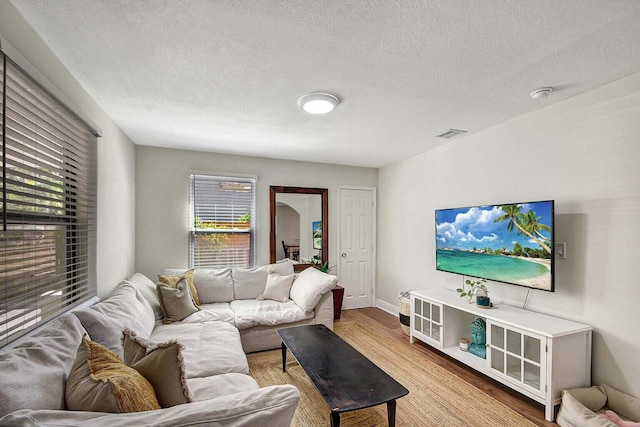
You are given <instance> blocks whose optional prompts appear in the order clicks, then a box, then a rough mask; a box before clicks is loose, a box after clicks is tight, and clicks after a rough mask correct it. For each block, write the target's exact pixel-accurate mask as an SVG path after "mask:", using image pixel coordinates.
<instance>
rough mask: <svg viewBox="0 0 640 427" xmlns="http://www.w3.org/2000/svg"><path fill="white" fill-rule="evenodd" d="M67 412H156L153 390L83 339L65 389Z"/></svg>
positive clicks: (107, 352)
mask: <svg viewBox="0 0 640 427" xmlns="http://www.w3.org/2000/svg"><path fill="white" fill-rule="evenodd" d="M65 400H66V406H67V409H71V410H74V411H92V412H115V413H123V412H140V411H151V410H154V409H160V404H159V403H158V399H157V398H156V393H155V391H154V389H153V386H152V385H151V383H150V382H149V381H147V379H146V378H144V377H143V376H142V374H140V373H139V372H138V371H136V370H135V369H133V368H130V367H128V366H127V365H125V364H124V363H123V362H122V360H121V359H120V358H119V357H118V355H117V354H115V353H114V352H112V351H111V350H109V349H108V348H106V347H105V346H103V345H101V344H98V343H96V342H93V341H90V340H88V339H87V338H86V335H85V336H83V337H82V342H81V343H80V346H79V348H78V353H77V355H76V360H75V361H74V363H73V367H72V368H71V372H70V373H69V378H68V379H67V382H66V387H65Z"/></svg>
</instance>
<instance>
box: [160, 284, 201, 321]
mask: <svg viewBox="0 0 640 427" xmlns="http://www.w3.org/2000/svg"><path fill="white" fill-rule="evenodd" d="M156 291H157V292H158V300H159V301H160V307H162V312H163V313H164V320H163V323H165V324H168V323H173V322H178V321H180V320H182V319H184V318H185V317H187V316H190V315H192V314H193V313H195V312H196V311H199V310H200V309H199V308H198V307H197V306H196V305H195V304H194V302H193V299H192V298H191V292H189V284H188V283H187V279H186V278H184V277H183V278H182V279H180V280H179V281H178V283H177V284H176V286H175V287H173V286H171V285H166V284H164V283H158V284H157V285H156Z"/></svg>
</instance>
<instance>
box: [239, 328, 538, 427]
mask: <svg viewBox="0 0 640 427" xmlns="http://www.w3.org/2000/svg"><path fill="white" fill-rule="evenodd" d="M335 332H336V333H337V334H338V335H339V336H340V337H342V338H343V339H344V340H345V341H347V342H348V343H349V344H351V345H352V346H353V347H355V348H356V349H357V350H358V351H360V352H361V353H362V354H363V355H365V356H366V357H368V358H369V359H370V360H371V361H373V362H374V363H375V364H376V365H378V366H379V367H380V368H382V369H383V370H384V371H386V372H387V373H388V374H389V375H391V376H392V377H393V378H395V379H396V380H397V381H398V382H399V383H400V384H402V385H404V386H405V387H406V388H407V389H408V390H409V394H408V395H407V396H405V397H402V398H400V399H398V401H397V411H396V412H397V413H396V425H397V426H438V427H440V426H454V427H455V426H478V427H480V426H482V427H486V426H509V427H512V426H519V427H520V426H522V427H527V426H535V424H533V423H532V422H530V421H529V420H527V419H526V418H524V417H523V416H521V415H520V414H518V413H517V412H515V411H514V410H512V409H510V408H509V407H507V406H505V405H504V404H503V403H501V402H499V401H497V400H495V399H493V398H492V397H491V396H489V395H487V394H486V393H484V392H483V391H481V390H479V389H477V388H475V387H474V386H472V385H470V384H468V383H467V382H465V381H464V380H462V379H460V378H458V377H457V376H455V375H454V374H452V373H450V372H449V371H447V370H446V369H444V368H442V367H440V366H438V365H436V364H434V363H433V362H430V361H428V360H426V359H425V358H424V357H421V356H420V354H419V352H416V351H412V349H411V346H410V345H409V344H407V345H402V344H399V343H398V342H397V341H394V340H393V339H391V338H390V337H388V336H385V335H384V334H383V333H380V332H377V331H376V330H375V329H374V328H371V327H369V326H367V325H364V324H362V323H361V322H357V321H340V322H336V323H335ZM247 357H248V359H249V367H250V374H251V375H252V376H253V377H254V378H255V379H256V380H257V381H258V384H260V386H267V385H275V384H293V385H295V386H296V387H298V389H299V390H300V394H301V397H300V403H299V405H298V408H297V409H296V413H295V415H294V418H293V421H292V423H291V426H292V427H309V426H329V425H330V424H331V421H330V416H329V408H328V407H327V406H326V404H325V403H324V401H323V400H322V398H321V397H320V394H319V393H318V392H317V391H316V389H315V387H314V386H313V384H312V383H311V381H310V380H309V379H308V377H307V376H306V374H305V372H304V370H303V369H302V368H301V367H300V366H299V365H298V363H297V362H296V361H295V359H294V358H293V357H292V356H291V354H290V353H289V355H288V357H287V372H282V359H281V352H280V350H272V351H267V352H261V353H254V354H249V355H248V356H247ZM345 363H349V361H348V360H345ZM341 425H342V426H345V427H348V426H359V427H360V426H362V427H364V426H366V427H369V426H386V425H387V407H386V405H380V406H377V407H373V408H367V409H362V410H359V411H352V412H348V413H345V414H342V415H341Z"/></svg>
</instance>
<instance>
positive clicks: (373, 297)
mask: <svg viewBox="0 0 640 427" xmlns="http://www.w3.org/2000/svg"><path fill="white" fill-rule="evenodd" d="M342 190H364V191H371V200H372V201H373V206H372V207H371V213H372V217H371V228H372V230H371V242H372V243H371V244H372V245H373V248H372V249H373V250H372V251H371V269H372V271H371V307H377V299H376V270H377V263H376V261H377V256H378V255H377V250H378V240H377V231H378V225H377V215H376V214H377V211H378V201H377V197H376V196H377V193H376V191H377V188H376V187H369V186H361V185H339V186H338V218H337V223H338V227H337V230H336V231H337V234H338V238H337V239H336V242H337V243H336V249H337V252H336V254H337V257H338V262H337V270H338V271H337V275H338V284H340V266H341V265H342V247H341V246H342V236H341V235H342Z"/></svg>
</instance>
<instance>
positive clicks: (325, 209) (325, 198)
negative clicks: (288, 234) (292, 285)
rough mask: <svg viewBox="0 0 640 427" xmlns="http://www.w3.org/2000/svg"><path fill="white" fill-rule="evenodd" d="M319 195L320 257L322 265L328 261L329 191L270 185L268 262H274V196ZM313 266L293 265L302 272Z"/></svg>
mask: <svg viewBox="0 0 640 427" xmlns="http://www.w3.org/2000/svg"><path fill="white" fill-rule="evenodd" d="M278 193H293V194H319V195H320V197H321V200H322V201H321V208H322V228H321V229H322V249H321V251H322V256H321V263H322V264H324V263H325V262H327V261H328V259H329V190H328V189H327V188H308V187H284V186H280V185H272V186H270V187H269V207H270V216H271V218H270V219H271V233H270V241H269V250H270V262H271V263H272V264H273V263H274V262H276V194H278ZM312 265H313V264H294V265H293V268H294V271H302V270H304V269H305V268H308V267H310V266H312Z"/></svg>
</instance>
